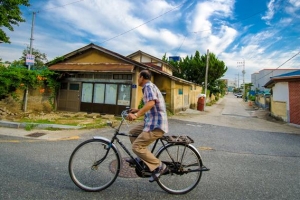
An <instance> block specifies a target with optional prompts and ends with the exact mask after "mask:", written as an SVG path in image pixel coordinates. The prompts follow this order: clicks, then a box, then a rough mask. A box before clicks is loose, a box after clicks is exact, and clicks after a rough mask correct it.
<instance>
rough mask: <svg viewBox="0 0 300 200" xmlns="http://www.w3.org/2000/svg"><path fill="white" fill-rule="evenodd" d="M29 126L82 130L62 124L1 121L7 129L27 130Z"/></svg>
mask: <svg viewBox="0 0 300 200" xmlns="http://www.w3.org/2000/svg"><path fill="white" fill-rule="evenodd" d="M28 124H32V125H33V126H34V127H35V128H40V129H46V128H57V129H81V128H82V127H80V126H71V125H61V124H39V123H19V122H10V121H1V120H0V126H1V127H7V128H25V127H26V126H27V125H28Z"/></svg>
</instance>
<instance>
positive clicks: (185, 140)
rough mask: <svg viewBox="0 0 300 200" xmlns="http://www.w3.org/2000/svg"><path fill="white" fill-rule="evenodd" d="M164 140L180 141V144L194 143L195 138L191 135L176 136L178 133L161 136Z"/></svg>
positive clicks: (169, 141) (170, 141)
mask: <svg viewBox="0 0 300 200" xmlns="http://www.w3.org/2000/svg"><path fill="white" fill-rule="evenodd" d="M161 139H162V140H165V141H167V142H168V143H180V144H191V143H194V140H193V139H192V138H190V137H189V136H182V135H180V136H176V135H166V136H163V137H162V138H161Z"/></svg>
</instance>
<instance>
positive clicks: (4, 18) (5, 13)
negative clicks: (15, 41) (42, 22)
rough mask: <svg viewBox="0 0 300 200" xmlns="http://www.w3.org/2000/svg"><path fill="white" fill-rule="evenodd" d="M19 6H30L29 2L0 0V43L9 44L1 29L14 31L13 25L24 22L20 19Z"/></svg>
mask: <svg viewBox="0 0 300 200" xmlns="http://www.w3.org/2000/svg"><path fill="white" fill-rule="evenodd" d="M20 5H24V6H30V4H29V0H0V41H2V42H4V43H10V40H9V37H8V36H7V35H6V33H5V32H4V31H3V30H2V27H3V26H4V27H6V28H8V30H10V31H14V28H13V25H19V22H25V19H23V18H22V17H21V14H22V12H21V10H20V8H19V6H20Z"/></svg>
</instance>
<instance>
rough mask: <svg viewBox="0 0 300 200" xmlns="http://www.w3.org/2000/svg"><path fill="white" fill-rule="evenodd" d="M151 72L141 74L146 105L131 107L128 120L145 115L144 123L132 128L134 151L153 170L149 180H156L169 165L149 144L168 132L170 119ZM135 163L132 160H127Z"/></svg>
mask: <svg viewBox="0 0 300 200" xmlns="http://www.w3.org/2000/svg"><path fill="white" fill-rule="evenodd" d="M150 80H151V73H150V71H148V70H142V71H141V72H140V74H139V79H138V85H139V86H141V87H143V89H142V91H143V95H144V96H143V102H144V106H143V107H142V108H141V109H131V110H130V113H129V114H128V120H129V121H133V120H135V119H137V118H138V117H141V116H143V115H144V123H143V124H140V125H137V126H135V127H134V128H133V129H132V130H130V132H129V133H130V134H131V135H134V136H137V137H131V138H130V141H131V143H132V151H133V152H134V153H135V154H136V155H137V156H138V157H139V158H140V159H141V160H142V161H143V162H144V163H145V164H146V165H147V166H148V168H149V169H150V171H151V172H152V176H151V177H150V179H149V181H150V182H153V181H156V180H157V179H158V178H159V177H160V176H161V175H162V174H164V173H166V172H167V171H168V169H167V166H166V165H165V164H164V163H162V162H161V161H160V160H159V159H158V158H156V157H155V156H154V155H153V154H152V153H151V151H149V150H148V146H149V145H150V144H151V143H152V142H154V141H155V140H156V139H158V138H161V137H162V136H163V135H164V133H167V132H168V119H167V112H166V104H165V100H164V98H163V96H162V94H161V92H160V90H159V89H158V88H157V86H156V85H154V84H153V83H152V82H151V81H150ZM127 162H129V163H134V161H132V160H127Z"/></svg>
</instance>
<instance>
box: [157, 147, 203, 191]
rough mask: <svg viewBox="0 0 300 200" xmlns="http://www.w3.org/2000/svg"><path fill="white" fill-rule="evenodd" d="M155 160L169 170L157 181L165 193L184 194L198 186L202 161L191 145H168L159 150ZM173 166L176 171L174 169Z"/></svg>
mask: <svg viewBox="0 0 300 200" xmlns="http://www.w3.org/2000/svg"><path fill="white" fill-rule="evenodd" d="M170 156H172V158H173V160H174V162H175V163H174V162H173V161H172V159H171V157H170ZM182 157H183V158H182ZM157 158H159V159H160V160H161V161H162V162H164V163H165V164H167V166H168V168H169V172H168V173H166V174H164V175H162V176H161V177H160V178H159V179H158V181H157V184H158V185H159V186H160V187H161V188H162V189H163V190H165V191H166V192H168V193H170V194H185V193H187V192H190V191H191V190H193V189H194V188H195V187H196V186H197V185H198V183H199V181H200V179H201V176H202V171H200V169H201V166H202V159H201V156H200V154H199V152H198V151H197V150H196V149H195V147H193V146H192V145H185V144H168V145H166V147H165V148H162V149H161V150H159V152H158V153H157ZM175 164H176V165H177V169H176V167H174V165H175ZM179 166H180V167H179ZM190 170H195V171H190Z"/></svg>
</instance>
